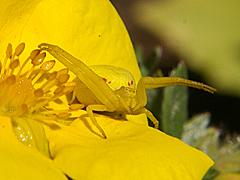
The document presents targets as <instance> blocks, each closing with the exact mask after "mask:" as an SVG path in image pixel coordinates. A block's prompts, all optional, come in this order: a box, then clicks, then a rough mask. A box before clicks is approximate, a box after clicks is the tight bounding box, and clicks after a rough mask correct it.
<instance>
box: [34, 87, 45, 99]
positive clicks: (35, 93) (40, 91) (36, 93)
mask: <svg viewBox="0 0 240 180" xmlns="http://www.w3.org/2000/svg"><path fill="white" fill-rule="evenodd" d="M34 95H35V96H36V97H42V96H43V95H44V92H43V90H42V89H41V88H39V89H36V90H35V91H34Z"/></svg>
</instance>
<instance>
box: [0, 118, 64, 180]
mask: <svg viewBox="0 0 240 180" xmlns="http://www.w3.org/2000/svg"><path fill="white" fill-rule="evenodd" d="M12 128H13V127H12V125H11V120H10V118H8V117H3V116H0V153H1V156H0V162H1V163H0V169H1V173H0V179H19V180H21V179H23V180H25V179H36V180H37V179H39V180H42V179H66V177H65V176H64V175H63V173H62V172H61V171H60V170H59V169H57V168H56V167H55V166H54V164H53V162H52V161H51V160H49V159H47V158H46V157H45V156H43V155H41V154H40V153H39V152H37V151H35V150H34V149H32V148H29V147H27V146H25V145H23V144H21V143H20V142H18V141H17V139H16V137H15V135H14V133H13V131H12Z"/></svg>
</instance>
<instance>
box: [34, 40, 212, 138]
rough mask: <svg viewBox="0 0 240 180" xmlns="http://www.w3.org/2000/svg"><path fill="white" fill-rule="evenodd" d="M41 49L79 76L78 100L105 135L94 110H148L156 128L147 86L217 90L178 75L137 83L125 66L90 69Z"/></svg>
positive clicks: (59, 53)
mask: <svg viewBox="0 0 240 180" xmlns="http://www.w3.org/2000/svg"><path fill="white" fill-rule="evenodd" d="M39 48H40V49H41V50H46V51H48V52H49V53H50V54H51V55H52V56H53V57H55V58H56V59H57V60H59V61H60V62H61V63H62V64H64V65H65V66H66V67H67V68H69V70H70V71H72V72H73V73H74V74H75V75H76V77H77V79H76V84H77V85H76V88H75V90H74V94H75V96H76V98H77V99H78V101H79V102H80V103H82V104H84V105H85V106H86V111H87V113H88V115H89V117H90V119H91V120H92V122H93V124H94V125H95V126H96V127H97V128H98V129H99V131H100V132H101V134H102V136H103V137H104V138H106V137H107V136H106V134H105V132H104V130H103V129H102V127H101V126H100V125H99V124H98V123H97V121H96V119H95V117H94V114H93V111H95V112H117V113H120V114H123V115H126V114H131V115H137V114H142V113H145V114H146V115H147V117H148V118H149V119H150V120H151V121H152V122H153V124H154V126H155V128H157V127H158V120H157V119H156V118H155V117H154V116H153V114H152V113H151V112H150V111H149V110H147V109H146V108H145V106H146V104H147V95H146V89H152V88H159V87H166V86H170V85H184V86H189V87H193V88H197V89H202V90H205V91H208V92H210V93H214V92H215V91H216V89H214V88H212V87H210V86H208V85H205V84H203V83H199V82H195V81H191V80H187V79H183V78H179V77H142V78H141V79H140V80H139V82H138V84H137V86H135V81H134V78H133V76H132V75H131V73H130V72H128V71H127V70H125V69H122V68H118V67H114V66H93V67H92V68H91V67H88V66H87V65H86V64H84V63H83V62H82V61H81V60H79V59H77V58H75V57H73V56H72V55H71V54H69V53H68V52H66V51H64V50H63V49H61V48H60V47H58V46H55V45H51V44H47V43H42V44H40V45H39ZM104 71H105V73H104ZM109 76H111V77H110V78H111V79H110V80H112V81H114V80H115V82H114V83H109V82H110V80H109V79H108V78H109ZM111 84H112V85H111Z"/></svg>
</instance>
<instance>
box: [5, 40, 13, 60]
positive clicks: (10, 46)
mask: <svg viewBox="0 0 240 180" xmlns="http://www.w3.org/2000/svg"><path fill="white" fill-rule="evenodd" d="M11 57H12V44H10V43H9V44H8V46H7V50H6V58H11Z"/></svg>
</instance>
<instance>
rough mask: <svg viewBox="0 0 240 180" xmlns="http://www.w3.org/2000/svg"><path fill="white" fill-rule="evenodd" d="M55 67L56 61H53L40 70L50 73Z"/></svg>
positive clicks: (43, 65)
mask: <svg viewBox="0 0 240 180" xmlns="http://www.w3.org/2000/svg"><path fill="white" fill-rule="evenodd" d="M54 65H55V61H54V60H51V61H47V62H45V63H43V64H42V65H41V67H40V68H41V69H42V70H44V71H49V70H51V69H52V68H53V67H54Z"/></svg>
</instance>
